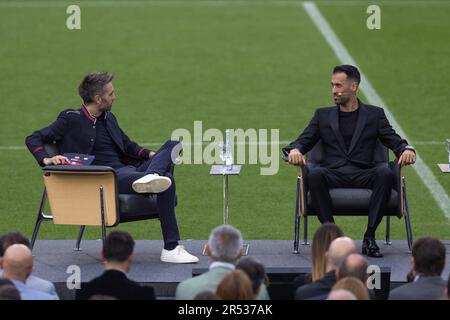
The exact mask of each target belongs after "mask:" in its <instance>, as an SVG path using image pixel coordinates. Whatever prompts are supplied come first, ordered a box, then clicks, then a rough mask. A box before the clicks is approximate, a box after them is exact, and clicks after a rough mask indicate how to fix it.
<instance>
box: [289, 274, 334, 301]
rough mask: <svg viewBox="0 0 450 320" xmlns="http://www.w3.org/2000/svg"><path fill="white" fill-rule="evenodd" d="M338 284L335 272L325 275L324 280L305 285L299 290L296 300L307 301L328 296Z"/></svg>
mask: <svg viewBox="0 0 450 320" xmlns="http://www.w3.org/2000/svg"><path fill="white" fill-rule="evenodd" d="M335 283H336V274H335V272H334V270H333V271H330V272H327V273H325V276H324V277H323V278H322V279H319V280H317V281H314V282H312V283H309V284H305V285H303V286H301V287H300V288H298V289H297V291H296V293H295V300H306V299H311V298H316V297H320V296H324V295H327V294H328V293H329V292H330V291H331V288H333V286H334V285H335Z"/></svg>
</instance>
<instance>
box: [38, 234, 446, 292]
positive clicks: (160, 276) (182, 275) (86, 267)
mask: <svg viewBox="0 0 450 320" xmlns="http://www.w3.org/2000/svg"><path fill="white" fill-rule="evenodd" d="M356 242H357V244H358V247H360V246H361V240H357V241H356ZM443 242H444V244H445V246H446V247H447V265H446V268H445V270H444V272H443V275H442V276H443V277H444V278H445V279H447V278H448V276H449V273H450V254H449V253H450V252H449V251H450V240H444V241H443ZM205 243H206V240H205V241H202V240H195V241H182V242H181V244H183V245H185V247H186V249H187V250H188V251H189V252H191V253H192V254H195V255H197V256H199V257H200V261H199V263H196V264H169V263H162V262H161V261H160V260H159V256H160V253H161V249H162V246H163V243H162V241H157V240H141V241H136V247H135V251H134V264H133V266H132V269H131V271H130V274H129V277H130V278H131V279H133V280H135V281H137V282H140V283H144V284H148V285H152V286H153V287H154V288H155V291H156V294H157V297H158V298H160V299H173V296H174V294H175V288H176V286H177V284H178V283H179V282H180V281H183V280H184V279H187V278H190V277H192V274H193V273H194V274H197V273H202V272H204V271H205V270H206V269H207V267H208V264H209V260H208V257H207V256H202V255H201V252H202V249H203V246H204V244H205ZM246 243H248V244H250V247H249V255H251V256H254V257H256V258H257V259H258V260H260V261H261V262H262V263H263V264H264V265H265V266H266V272H267V273H268V275H269V278H270V280H271V284H272V288H270V287H269V289H270V290H269V293H270V294H271V297H272V298H274V299H280V298H289V297H290V294H291V290H290V287H289V285H290V281H291V280H292V279H293V277H295V276H296V275H298V274H300V273H308V272H310V271H311V246H310V245H306V246H304V245H300V254H292V248H293V242H292V241H290V240H249V241H247V242H246ZM382 243H383V242H382V241H378V244H379V245H380V248H381V251H382V252H383V253H384V257H383V258H379V259H377V258H369V259H368V260H369V264H371V265H377V266H379V267H380V270H381V272H382V274H384V281H385V282H386V281H388V283H389V282H390V283H389V285H390V287H392V286H396V285H399V284H400V283H402V282H405V281H406V275H407V273H408V272H409V269H410V258H411V254H410V253H409V250H408V246H407V243H406V241H400V240H393V241H392V245H383V244H382ZM74 247H75V240H40V241H37V242H36V244H35V247H34V250H33V254H34V255H35V268H34V273H33V274H34V275H36V276H39V277H42V278H44V279H47V280H50V281H52V282H53V283H55V286H56V288H57V291H58V294H59V295H60V298H61V299H73V296H74V291H73V290H70V289H68V288H67V281H68V279H69V281H70V280H72V279H73V277H72V278H69V277H70V276H73V275H74V271H73V270H76V268H77V267H79V270H80V277H81V282H86V281H89V280H91V279H92V278H94V277H96V276H98V275H100V274H101V273H102V272H103V265H102V262H101V260H100V257H99V252H100V249H101V241H100V240H86V241H83V242H82V244H81V247H82V251H74V250H73V248H74ZM74 266H75V267H74ZM384 294H386V292H385V293H384Z"/></svg>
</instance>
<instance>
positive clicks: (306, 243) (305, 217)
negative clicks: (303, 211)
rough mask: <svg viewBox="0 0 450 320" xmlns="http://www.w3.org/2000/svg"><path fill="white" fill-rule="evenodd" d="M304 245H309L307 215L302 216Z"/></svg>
mask: <svg viewBox="0 0 450 320" xmlns="http://www.w3.org/2000/svg"><path fill="white" fill-rule="evenodd" d="M302 244H303V245H304V246H307V245H309V242H308V216H307V215H304V216H303V243H302Z"/></svg>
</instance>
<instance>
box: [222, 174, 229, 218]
mask: <svg viewBox="0 0 450 320" xmlns="http://www.w3.org/2000/svg"><path fill="white" fill-rule="evenodd" d="M223 223H224V224H228V175H227V174H224V175H223Z"/></svg>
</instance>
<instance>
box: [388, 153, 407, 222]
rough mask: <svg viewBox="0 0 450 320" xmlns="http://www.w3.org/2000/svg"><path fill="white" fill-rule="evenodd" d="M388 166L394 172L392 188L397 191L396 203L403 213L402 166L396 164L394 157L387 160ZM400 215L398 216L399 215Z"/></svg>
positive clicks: (396, 160)
mask: <svg viewBox="0 0 450 320" xmlns="http://www.w3.org/2000/svg"><path fill="white" fill-rule="evenodd" d="M389 167H390V168H391V169H392V171H393V173H394V186H393V188H394V190H396V191H397V193H398V203H399V208H400V214H401V215H402V216H403V215H404V209H405V208H404V201H403V198H404V194H403V188H402V186H403V181H402V179H403V168H402V166H401V165H399V164H398V159H397V158H396V159H395V160H394V161H390V162H389ZM399 217H400V216H399Z"/></svg>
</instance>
